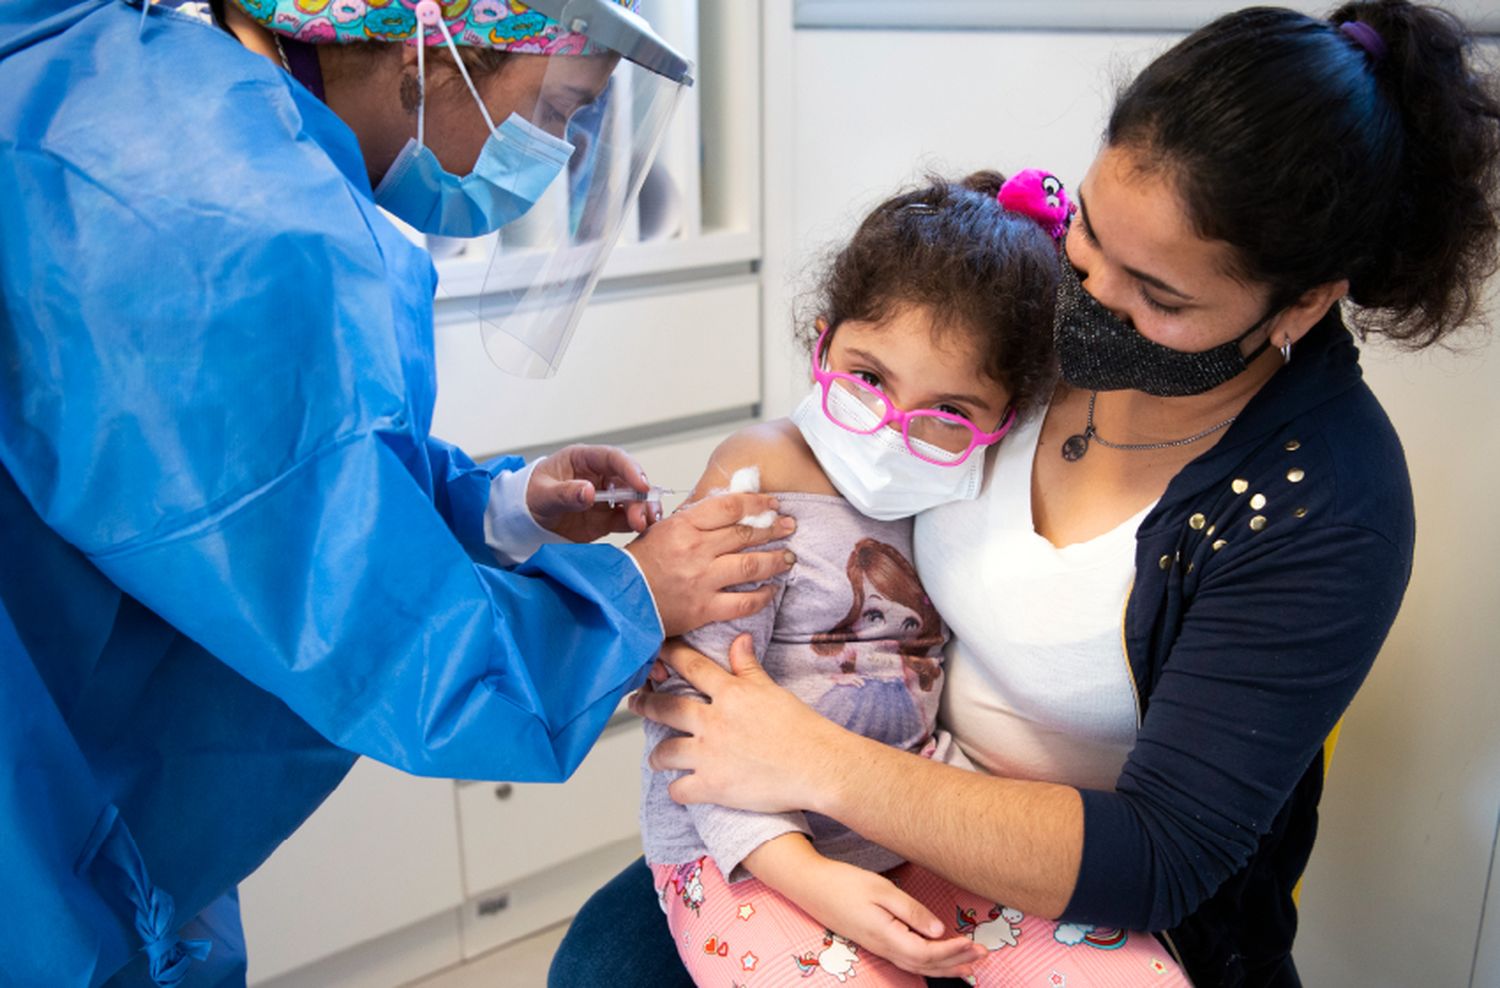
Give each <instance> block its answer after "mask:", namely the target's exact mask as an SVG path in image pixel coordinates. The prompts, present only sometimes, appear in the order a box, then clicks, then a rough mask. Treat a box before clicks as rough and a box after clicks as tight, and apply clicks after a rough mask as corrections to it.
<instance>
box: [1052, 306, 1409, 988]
mask: <svg viewBox="0 0 1500 988" xmlns="http://www.w3.org/2000/svg"><path fill="white" fill-rule="evenodd" d="M1414 539H1415V522H1414V518H1413V511H1412V500H1411V485H1410V480H1409V477H1408V474H1407V469H1406V461H1405V457H1404V456H1403V454H1402V451H1401V444H1400V441H1399V440H1398V439H1397V438H1396V434H1395V431H1394V430H1393V429H1392V428H1391V424H1390V421H1389V420H1388V419H1387V418H1386V416H1385V413H1384V411H1383V410H1382V409H1381V407H1380V405H1379V403H1378V402H1377V401H1376V400H1375V397H1374V395H1373V394H1372V393H1371V392H1370V389H1369V388H1368V387H1367V386H1366V385H1365V384H1364V382H1363V381H1362V380H1361V374H1360V368H1359V358H1358V351H1357V349H1356V347H1355V345H1354V341H1353V339H1352V337H1351V336H1350V333H1349V332H1348V330H1346V329H1345V328H1344V327H1343V325H1342V323H1341V322H1340V320H1339V319H1338V317H1337V314H1336V313H1330V315H1329V316H1328V317H1327V318H1325V319H1324V320H1323V321H1322V322H1321V323H1319V325H1318V326H1316V327H1315V328H1314V329H1313V330H1312V331H1311V332H1310V333H1308V334H1307V335H1306V336H1305V337H1304V338H1303V340H1302V341H1301V342H1299V343H1298V345H1297V347H1296V348H1295V351H1294V355H1293V359H1292V361H1291V363H1289V364H1288V365H1286V366H1285V367H1283V368H1281V369H1280V370H1278V371H1277V373H1276V375H1275V376H1274V377H1273V378H1272V379H1271V380H1270V381H1269V382H1267V384H1266V385H1265V387H1263V388H1262V389H1261V390H1260V392H1259V393H1257V394H1256V396H1255V397H1254V398H1253V399H1252V400H1251V401H1250V403H1249V404H1248V405H1247V406H1246V407H1245V410H1244V411H1243V412H1242V413H1241V415H1240V416H1239V418H1238V419H1237V420H1236V421H1235V423H1234V425H1233V426H1232V427H1231V428H1230V430H1229V431H1228V432H1227V433H1226V434H1225V436H1224V438H1223V439H1222V440H1221V441H1220V442H1219V443H1218V444H1216V445H1215V446H1214V447H1213V448H1212V449H1211V450H1209V451H1208V452H1206V453H1205V454H1204V455H1203V456H1201V457H1199V458H1198V459H1196V460H1194V461H1193V462H1192V463H1190V464H1189V465H1188V466H1187V467H1185V468H1184V469H1183V470H1182V471H1181V472H1180V473H1179V474H1178V475H1177V476H1176V477H1175V478H1174V479H1173V480H1172V482H1171V484H1170V485H1169V486H1168V487H1167V490H1166V493H1165V494H1164V495H1163V496H1162V498H1161V500H1160V502H1158V504H1157V505H1156V507H1155V508H1154V509H1153V510H1152V511H1151V513H1150V514H1149V515H1148V516H1147V517H1146V519H1145V520H1144V521H1143V522H1142V523H1141V526H1140V528H1139V529H1138V531H1137V533H1136V577H1135V583H1134V586H1133V588H1132V590H1131V593H1130V596H1129V600H1128V601H1127V604H1126V608H1125V614H1124V619H1123V623H1124V627H1123V629H1122V633H1123V636H1124V642H1125V648H1126V653H1127V656H1128V658H1129V662H1130V668H1131V672H1132V675H1133V677H1134V681H1135V686H1136V695H1137V699H1138V703H1139V710H1140V715H1141V726H1140V732H1139V735H1138V737H1137V740H1136V744H1135V748H1134V750H1133V751H1132V752H1131V754H1130V757H1129V760H1128V761H1127V762H1126V765H1125V768H1124V770H1123V772H1122V773H1121V776H1120V778H1119V782H1118V785H1117V788H1116V791H1115V792H1093V791H1087V792H1084V793H1083V803H1084V846H1083V862H1082V867H1081V869H1080V874H1079V880H1078V885H1077V888H1076V889H1075V890H1074V893H1073V898H1072V901H1071V902H1070V903H1069V905H1068V908H1067V910H1066V911H1065V913H1064V916H1065V917H1066V918H1067V919H1070V920H1074V921H1078V922H1090V923H1095V924H1099V925H1108V926H1118V927H1124V928H1127V929H1149V930H1166V931H1169V932H1167V933H1164V934H1162V937H1163V939H1164V940H1165V941H1166V942H1167V943H1168V945H1169V947H1171V948H1172V949H1173V950H1174V952H1175V953H1177V954H1178V956H1179V958H1180V960H1181V961H1182V962H1183V963H1184V965H1185V966H1186V968H1187V970H1188V973H1189V974H1190V976H1191V977H1192V979H1193V981H1194V982H1195V983H1196V984H1197V985H1199V986H1200V988H1208V986H1239V985H1286V984H1297V983H1298V980H1297V975H1296V969H1295V968H1294V967H1293V965H1292V962H1291V956H1290V951H1291V946H1292V939H1293V937H1294V935H1295V933H1296V926H1297V914H1296V905H1295V902H1294V898H1293V896H1294V890H1295V886H1296V884H1297V881H1298V879H1299V878H1300V876H1301V874H1302V870H1303V868H1304V867H1305V865H1306V863H1307V858H1308V855H1309V853H1310V851H1311V849H1312V842H1313V835H1314V832H1315V830H1316V827H1317V802H1318V797H1319V796H1320V794H1321V792H1322V787H1323V771H1324V768H1325V758H1324V757H1320V755H1321V754H1322V753H1323V752H1324V750H1325V739H1329V737H1330V734H1332V733H1333V732H1334V731H1335V729H1336V726H1337V724H1338V722H1339V719H1340V718H1341V717H1342V716H1343V713H1344V710H1345V708H1346V707H1347V706H1348V705H1349V702H1350V700H1351V699H1352V698H1353V696H1354V693H1355V691H1356V690H1357V689H1358V688H1359V685H1360V683H1361V682H1363V680H1364V678H1365V674H1366V673H1367V672H1368V671H1369V669H1370V665H1371V663H1372V662H1373V661H1374V659H1375V655H1376V653H1377V652H1378V651H1379V649H1380V646H1381V643H1382V642H1383V641H1384V640H1385V636H1386V633H1387V632H1388V631H1389V629H1390V626H1391V623H1392V621H1394V620H1395V617H1396V611H1397V608H1398V607H1399V605H1400V603H1401V597H1402V595H1403V593H1404V592H1405V590H1406V584H1407V581H1408V579H1409V577H1410V574H1411V560H1412V547H1413V542H1414ZM1327 748H1328V750H1329V751H1331V748H1332V745H1331V744H1329V745H1327Z"/></svg>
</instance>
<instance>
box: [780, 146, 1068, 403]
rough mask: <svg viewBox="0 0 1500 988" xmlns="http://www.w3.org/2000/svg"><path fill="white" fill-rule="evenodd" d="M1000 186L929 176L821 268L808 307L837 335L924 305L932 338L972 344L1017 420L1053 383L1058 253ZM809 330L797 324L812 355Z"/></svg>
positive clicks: (980, 179) (986, 176) (993, 180)
mask: <svg viewBox="0 0 1500 988" xmlns="http://www.w3.org/2000/svg"><path fill="white" fill-rule="evenodd" d="M1003 181H1004V177H1003V176H1001V175H999V174H997V173H995V172H977V173H975V174H973V175H970V176H969V177H968V178H966V179H964V180H963V181H961V182H950V181H947V180H945V179H941V178H936V177H929V178H928V180H927V182H926V183H925V184H923V185H922V186H920V187H918V188H914V189H910V190H908V191H905V192H902V193H901V194H899V195H896V196H893V197H891V198H890V199H887V200H886V201H885V202H882V203H881V204H880V205H879V206H876V207H875V209H874V210H873V211H871V213H870V214H869V215H868V216H866V217H865V219H864V222H862V223H861V224H860V225H859V229H858V230H857V231H855V234H854V237H853V239H851V240H850V241H849V243H848V244H846V245H845V246H844V247H843V249H841V250H839V251H838V252H837V253H836V254H834V255H833V257H832V258H831V259H830V260H829V262H828V263H827V265H826V267H825V270H824V271H823V274H822V277H821V279H820V283H819V285H818V287H817V289H816V290H815V291H814V292H813V295H812V308H813V309H814V310H815V312H814V315H816V316H821V317H822V318H823V319H825V320H827V322H828V325H830V326H837V325H838V324H839V323H841V322H843V321H845V320H847V319H854V320H858V321H870V322H878V321H880V320H881V319H884V318H887V317H888V316H890V315H891V314H892V313H894V312H895V311H896V310H897V309H900V308H902V307H904V306H908V305H919V306H922V307H923V308H925V309H927V310H928V311H929V312H930V313H931V315H932V324H933V325H932V328H933V331H934V332H935V333H939V334H941V333H945V332H953V331H957V332H962V333H965V334H969V335H972V336H973V338H974V339H975V340H976V341H977V342H978V343H979V344H980V349H981V352H982V353H983V354H984V356H983V358H982V359H983V365H982V367H981V368H980V369H981V370H982V371H983V373H984V374H985V375H987V376H988V377H989V378H990V379H992V380H994V381H996V382H997V383H999V384H1002V385H1004V386H1005V387H1006V389H1007V390H1008V391H1009V392H1010V394H1011V402H1012V405H1013V406H1014V407H1015V409H1016V415H1017V417H1018V418H1024V417H1025V416H1026V415H1027V414H1028V413H1029V412H1031V411H1033V410H1034V409H1035V408H1037V407H1038V406H1039V405H1040V404H1042V403H1044V402H1045V401H1046V400H1047V398H1048V397H1049V396H1050V394H1051V388H1052V383H1053V381H1054V380H1055V368H1054V360H1053V351H1052V307H1053V301H1054V296H1055V294H1056V289H1057V271H1058V259H1057V247H1056V245H1055V244H1054V243H1053V241H1052V238H1051V237H1050V236H1048V235H1047V233H1046V232H1045V231H1044V230H1042V228H1041V227H1040V226H1039V225H1038V224H1037V223H1036V221H1035V220H1032V219H1029V218H1027V217H1026V216H1023V215H1021V214H1018V213H1013V212H1009V211H1007V210H1005V209H1003V208H1002V207H1001V206H1000V204H999V203H998V202H997V201H996V199H995V196H996V193H998V192H999V190H1000V185H1001V183H1002V182H1003ZM813 321H814V320H813V319H802V320H799V322H800V323H801V325H800V328H799V331H800V332H801V333H802V334H803V336H804V340H805V342H806V343H807V344H808V349H809V350H810V349H811V347H812V344H813V343H814V342H815V341H816V339H817V335H818V334H817V331H816V330H815V329H813Z"/></svg>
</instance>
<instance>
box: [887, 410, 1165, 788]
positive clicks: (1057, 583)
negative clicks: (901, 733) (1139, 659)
mask: <svg viewBox="0 0 1500 988" xmlns="http://www.w3.org/2000/svg"><path fill="white" fill-rule="evenodd" d="M1044 418H1045V412H1044V411H1043V412H1038V413H1037V414H1035V415H1034V416H1032V417H1031V419H1030V420H1029V421H1028V422H1026V423H1025V424H1024V425H1022V426H1020V427H1018V428H1017V430H1016V431H1015V432H1014V433H1012V434H1011V435H1009V436H1006V438H1005V440H1004V441H1003V442H1001V443H1000V444H999V446H998V447H997V448H996V449H995V450H994V452H993V453H992V454H991V456H990V462H989V463H988V464H986V471H985V480H984V486H983V488H982V489H981V491H980V494H979V497H978V498H977V499H975V500H973V501H959V502H954V503H952V504H947V505H943V506H942V507H940V508H935V509H933V510H931V511H928V512H925V513H924V514H921V515H918V516H917V523H916V535H915V539H916V543H915V553H916V564H917V570H918V572H919V573H920V574H921V577H922V583H923V585H924V586H925V587H926V588H927V593H928V596H930V597H931V598H932V601H933V603H934V604H936V605H937V609H938V613H940V614H941V615H942V616H943V618H944V619H945V620H946V621H947V622H948V625H949V628H950V630H951V633H952V639H951V640H950V641H949V643H948V647H947V661H946V668H947V676H946V682H945V685H944V688H943V696H942V702H941V706H940V708H939V713H938V724H939V726H941V727H944V728H946V729H947V730H948V731H950V732H951V733H952V734H953V737H954V740H955V741H956V742H957V744H958V747H959V748H960V749H961V750H962V752H963V753H964V754H966V755H967V756H968V757H969V759H970V760H971V761H972V762H973V763H974V764H975V765H976V766H978V767H979V768H981V769H983V770H985V771H988V772H990V773H993V774H995V775H1003V776H1008V777H1010V778H1017V779H1033V780H1039V781H1046V782H1059V783H1064V784H1066V785H1071V786H1076V787H1079V788H1085V789H1113V788H1114V785H1115V780H1116V778H1117V777H1118V776H1119V773H1120V769H1121V767H1122V766H1123V765H1124V764H1125V757H1126V755H1127V754H1129V752H1130V748H1131V746H1132V745H1133V744H1134V743H1135V735H1136V728H1137V722H1136V703H1135V689H1134V686H1133V685H1132V682H1131V676H1130V671H1129V669H1128V667H1127V666H1126V661H1125V649H1124V645H1123V643H1122V641H1121V628H1122V617H1123V613H1124V607H1125V601H1126V597H1127V595H1128V593H1129V591H1130V585H1131V581H1132V579H1133V577H1134V574H1135V532H1136V528H1137V527H1138V526H1139V525H1140V523H1141V520H1142V519H1143V518H1145V516H1146V513H1147V512H1148V511H1150V510H1151V507H1152V505H1148V506H1147V507H1145V508H1143V509H1142V510H1141V512H1140V513H1139V514H1137V515H1136V516H1135V517H1133V518H1129V519H1126V520H1125V521H1123V522H1121V523H1120V525H1119V526H1118V527H1116V528H1115V529H1113V530H1112V531H1109V532H1106V533H1104V534H1103V535H1100V536H1098V537H1096V538H1093V539H1090V540H1089V541H1087V542H1079V543H1076V544H1074V545H1069V546H1065V547H1063V548H1061V549H1059V548H1058V547H1056V546H1054V545H1053V544H1052V543H1051V542H1049V541H1048V540H1047V539H1045V538H1044V537H1042V536H1041V535H1038V534H1037V533H1036V529H1035V526H1034V523H1033V521H1032V515H1031V472H1032V464H1033V461H1034V459H1035V456H1036V445H1037V439H1038V436H1039V435H1040V433H1041V427H1042V420H1043V419H1044Z"/></svg>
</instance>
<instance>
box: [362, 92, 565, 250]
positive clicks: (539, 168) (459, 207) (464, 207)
mask: <svg viewBox="0 0 1500 988" xmlns="http://www.w3.org/2000/svg"><path fill="white" fill-rule="evenodd" d="M572 154H573V145H571V144H569V143H568V142H567V141H564V140H561V139H559V138H556V137H553V136H552V135H551V134H549V133H547V132H546V131H544V130H541V129H539V128H537V127H536V126H534V125H533V124H532V123H531V122H530V121H528V120H527V119H526V118H525V117H522V116H520V115H518V114H515V113H512V114H511V115H510V117H509V118H508V119H507V120H506V121H505V122H504V123H503V124H501V125H500V126H499V127H498V128H496V129H494V130H492V131H490V136H489V137H487V138H485V140H484V147H483V148H482V149H480V152H479V160H478V161H476V162H474V170H473V171H472V172H470V173H469V174H468V175H465V176H463V177H462V178H460V177H459V176H457V175H455V174H453V173H452V172H450V171H447V170H445V169H444V168H443V166H442V165H441V164H439V163H438V160H437V156H436V155H434V154H433V153H432V151H431V150H430V149H429V148H427V147H426V146H425V145H423V144H421V143H420V142H419V140H418V139H415V138H414V139H412V140H409V141H407V142H406V146H405V147H404V148H402V149H401V153H400V154H398V155H396V160H395V162H393V163H392V164H391V167H390V170H389V171H387V172H386V173H385V178H383V179H381V181H380V185H378V186H377V187H376V189H375V202H376V203H378V204H379V205H380V206H381V208H383V209H388V210H390V211H391V212H392V213H395V214H396V215H397V216H399V217H401V219H403V220H405V221H406V222H407V223H410V224H411V225H412V226H414V227H416V228H417V229H418V230H421V231H422V232H423V233H436V234H440V235H442V236H445V237H479V236H483V235H484V234H486V233H494V232H495V231H496V230H498V229H500V228H501V227H502V226H504V225H505V224H507V223H509V222H510V221H511V220H513V219H515V218H516V217H518V216H520V215H522V214H523V213H525V212H526V211H527V210H528V209H530V208H531V207H532V206H534V205H535V204H536V201H537V199H539V198H540V197H541V195H542V193H543V192H544V191H546V189H547V186H549V185H551V184H552V180H553V179H555V178H557V174H558V172H560V171H562V169H563V166H564V165H566V164H567V163H568V158H570V157H571V156H572Z"/></svg>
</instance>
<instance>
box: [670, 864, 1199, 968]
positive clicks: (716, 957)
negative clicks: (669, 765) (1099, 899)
mask: <svg viewBox="0 0 1500 988" xmlns="http://www.w3.org/2000/svg"><path fill="white" fill-rule="evenodd" d="M651 871H652V873H653V874H654V875H655V876H656V889H657V895H658V898H659V899H660V901H661V907H662V911H663V912H665V913H666V914H667V925H668V926H669V927H670V928H671V930H672V937H673V939H674V940H675V941H676V942H677V952H678V954H680V955H681V956H682V961H683V963H684V964H686V965H687V969H688V972H689V973H690V974H691V975H692V977H693V980H694V981H695V982H696V983H697V984H698V985H699V986H700V988H819V986H820V985H824V984H827V985H830V986H831V985H832V983H833V982H838V983H841V984H842V983H845V982H848V981H849V979H851V978H857V979H858V980H857V981H855V982H853V984H854V985H857V986H858V988H887V986H889V988H923V986H924V985H925V984H926V982H925V981H924V980H923V979H922V978H921V977H920V976H919V975H915V974H910V973H908V972H906V971H902V970H901V969H900V968H898V967H896V966H895V965H893V964H891V963H890V962H889V961H887V960H885V959H884V958H882V957H876V956H875V955H874V954H867V953H864V952H863V951H861V950H860V948H859V946H858V945H857V944H854V943H851V942H849V941H848V940H845V939H844V938H843V937H840V936H837V935H835V934H833V933H831V932H829V931H828V930H826V929H825V928H824V927H823V926H822V925H821V924H820V923H818V922H816V921H815V920H814V919H813V918H812V917H811V916H809V915H807V913H805V912H803V911H802V910H801V909H799V908H797V907H796V906H795V905H793V904H792V903H790V902H788V901H787V900H786V899H785V898H783V897H782V896H781V895H780V894H779V893H777V892H775V891H773V890H772V889H771V888H770V887H768V886H767V885H765V884H764V883H762V882H760V881H759V880H758V879H753V878H752V879H748V880H746V881H743V882H739V883H738V884H735V885H733V886H731V885H729V884H728V883H727V882H725V881H724V876H723V875H721V874H719V869H718V867H717V866H716V865H715V864H714V862H713V859H712V858H707V857H705V858H699V859H698V860H697V861H692V862H689V863H687V864H683V865H652V866H651ZM886 877H887V878H889V879H891V881H893V882H895V883H896V884H897V885H899V886H900V887H901V889H902V890H903V891H905V892H906V893H907V894H908V895H910V896H911V897H912V898H914V899H916V900H917V901H918V902H920V903H922V904H923V905H924V906H926V907H927V908H928V909H930V910H932V912H933V913H935V914H936V915H937V917H938V918H939V919H942V920H944V921H945V922H947V923H950V924H951V926H952V929H953V931H954V932H955V933H958V934H962V935H965V936H968V937H970V938H971V939H973V940H975V941H977V942H979V943H982V944H984V945H985V946H987V947H989V948H990V953H989V956H988V957H986V958H984V959H983V960H981V961H980V962H979V963H978V964H977V965H976V966H975V975H976V976H975V980H974V983H975V984H977V985H981V986H984V988H991V986H994V988H1001V986H1003V988H1022V986H1025V988H1140V986H1162V988H1168V986H1170V988H1191V984H1190V982H1189V981H1188V979H1187V977H1186V976H1185V975H1184V974H1183V973H1182V970H1181V969H1180V968H1179V967H1178V966H1177V964H1176V963H1175V962H1174V961H1173V960H1172V958H1171V955H1170V954H1168V953H1167V951H1166V949H1165V948H1163V947H1162V946H1161V945H1160V944H1159V943H1158V942H1157V940H1156V938H1155V937H1153V936H1151V935H1150V934H1146V933H1129V932H1126V931H1124V930H1115V929H1106V928H1103V927H1096V926H1081V925H1076V924H1072V923H1054V922H1052V921H1051V920H1045V919H1038V918H1036V917H1033V916H1023V915H1022V914H1021V913H1020V912H1018V911H1016V910H1014V909H1007V908H1004V907H1002V906H1000V905H998V904H996V903H995V902H994V901H992V900H989V899H982V898H980V897H979V896H977V895H971V894H969V893H968V892H965V891H963V890H962V889H959V888H957V887H956V886H954V885H952V884H951V883H949V882H947V881H945V880H944V879H941V878H938V877H937V876H936V875H934V874H932V873H931V872H928V871H926V870H925V869H923V868H920V867H918V866H916V865H912V864H906V865H902V866H901V867H899V868H896V869H894V870H893V871H890V872H887V873H886Z"/></svg>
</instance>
